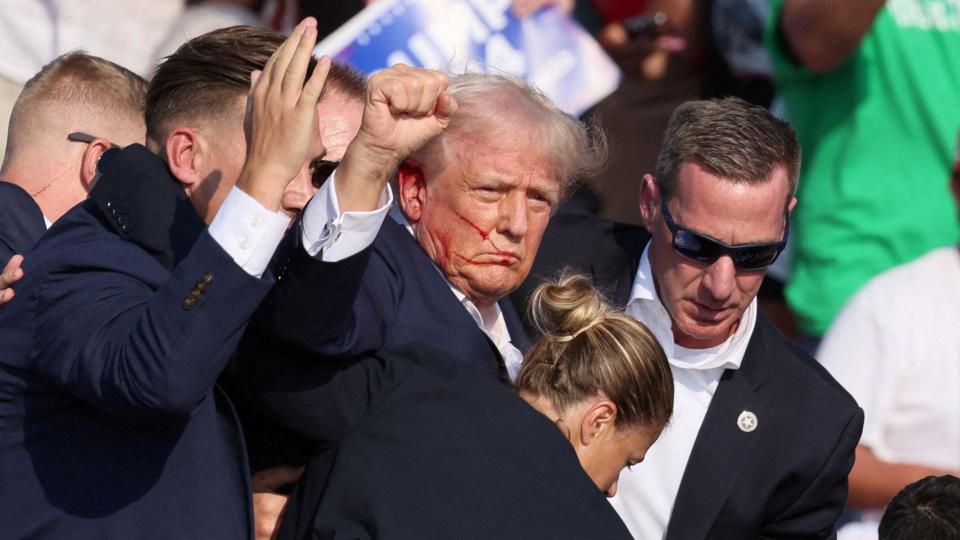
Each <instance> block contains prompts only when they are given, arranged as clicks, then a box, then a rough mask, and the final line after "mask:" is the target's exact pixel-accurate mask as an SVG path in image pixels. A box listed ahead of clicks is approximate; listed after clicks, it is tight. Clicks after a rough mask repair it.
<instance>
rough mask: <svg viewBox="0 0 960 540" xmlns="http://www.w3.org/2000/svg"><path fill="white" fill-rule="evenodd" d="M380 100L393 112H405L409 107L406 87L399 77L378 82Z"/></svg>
mask: <svg viewBox="0 0 960 540" xmlns="http://www.w3.org/2000/svg"><path fill="white" fill-rule="evenodd" d="M378 93H379V94H380V95H381V96H382V98H381V99H382V100H383V102H384V103H386V104H387V105H388V106H389V107H390V111H391V112H392V113H394V114H399V113H403V112H406V111H407V109H409V107H410V103H409V95H408V93H407V88H406V87H405V86H404V84H403V82H401V81H400V79H387V80H385V81H383V82H382V83H381V84H380V87H379V92H378Z"/></svg>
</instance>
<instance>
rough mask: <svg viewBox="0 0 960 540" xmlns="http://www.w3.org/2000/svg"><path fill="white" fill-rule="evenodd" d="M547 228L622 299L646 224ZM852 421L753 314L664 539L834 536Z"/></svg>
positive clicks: (859, 417) (540, 274)
mask: <svg viewBox="0 0 960 540" xmlns="http://www.w3.org/2000/svg"><path fill="white" fill-rule="evenodd" d="M607 231H618V232H617V233H616V234H615V235H611V236H606V232H607ZM546 235H547V239H546V240H545V243H544V245H545V246H550V245H554V246H563V249H564V251H563V253H562V254H561V255H563V254H567V255H569V256H568V257H565V258H566V261H567V263H568V264H569V266H571V267H572V268H573V269H575V270H579V271H580V272H583V273H586V274H587V275H589V276H591V277H592V278H593V279H594V280H595V281H596V282H597V284H598V285H599V286H600V287H604V288H606V289H607V290H608V291H612V294H611V300H612V301H613V302H614V303H615V304H617V305H620V306H623V305H625V304H626V303H627V301H628V297H629V293H630V289H631V285H632V283H633V279H634V276H635V274H636V270H637V266H638V264H639V260H640V256H641V254H642V249H643V246H645V245H646V242H648V241H649V235H648V234H647V233H646V231H644V230H643V229H642V228H640V227H635V226H630V225H620V224H612V223H610V222H606V221H602V220H600V219H599V218H596V217H591V216H589V215H586V214H579V215H571V216H568V218H567V219H564V220H557V221H555V222H553V223H551V226H550V227H549V228H548V229H547V232H546ZM628 247H629V249H630V250H629V251H628V250H627V249H625V248H628ZM541 254H542V255H544V259H543V264H535V265H534V271H533V272H532V273H531V277H530V283H527V284H525V287H524V288H523V289H522V290H524V291H530V290H532V287H533V286H534V285H535V284H536V283H537V282H538V281H540V280H542V279H543V278H544V277H550V276H552V275H553V274H555V273H556V269H555V268H551V266H552V265H554V264H555V263H554V262H553V261H555V260H557V259H560V258H561V257H558V256H557V254H556V253H550V251H549V250H548V251H547V252H543V251H541ZM515 300H516V301H518V302H520V303H521V304H522V303H523V302H524V301H525V299H524V298H515ZM745 410H747V411H751V412H753V413H754V414H756V416H757V418H758V420H759V422H758V427H757V429H756V430H754V431H753V432H750V433H745V432H743V431H741V430H740V429H739V428H738V427H737V418H738V416H739V415H740V413H741V412H742V411H745ZM862 429H863V411H862V410H860V408H859V407H857V404H856V402H854V400H853V398H852V397H850V395H849V394H848V393H847V392H846V391H844V390H843V388H842V387H840V385H839V384H838V383H837V382H836V381H834V380H833V378H832V377H831V376H830V375H829V374H828V373H827V372H826V370H824V369H823V368H822V367H821V366H820V365H819V364H818V363H817V362H816V361H815V360H813V359H812V358H810V357H809V356H808V355H806V354H804V353H803V352H802V351H801V350H800V348H799V347H797V346H796V345H795V344H794V343H792V342H791V341H790V340H789V339H788V338H786V337H785V336H784V335H783V334H781V333H780V332H779V331H778V330H777V329H776V328H774V326H773V325H772V323H770V321H769V320H768V319H767V318H766V317H765V316H764V315H763V314H762V313H761V314H759V315H758V317H757V323H756V327H755V328H754V331H753V335H752V337H751V339H750V343H749V345H748V348H747V351H746V354H745V356H744V359H743V362H742V364H741V367H740V369H737V370H727V371H725V372H724V374H723V376H722V378H721V379H720V384H719V385H718V387H717V390H716V393H715V394H714V396H713V399H712V401H711V402H710V407H709V409H708V410H707V414H706V417H705V418H704V421H703V425H702V426H701V428H700V432H699V433H698V435H697V439H696V442H695V443H694V446H693V449H692V451H691V454H690V459H689V461H688V463H687V468H686V470H685V472H684V476H683V480H682V481H681V484H680V490H679V492H678V494H677V498H676V501H675V502H674V507H673V513H672V515H671V518H670V523H669V526H668V529H667V536H666V538H667V539H668V540H688V539H690V540H693V539H702V538H710V539H717V540H720V539H735V538H736V539H741V538H742V539H747V538H783V539H786V538H831V537H833V536H835V535H836V532H835V523H836V521H837V519H838V518H839V517H840V513H841V511H842V510H843V506H844V503H845V501H846V497H847V474H848V473H849V472H850V469H851V467H852V466H853V456H854V449H855V447H856V445H857V441H858V440H859V438H860V432H861V430H862Z"/></svg>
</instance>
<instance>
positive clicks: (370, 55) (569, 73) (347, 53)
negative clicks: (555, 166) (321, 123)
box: [316, 0, 620, 115]
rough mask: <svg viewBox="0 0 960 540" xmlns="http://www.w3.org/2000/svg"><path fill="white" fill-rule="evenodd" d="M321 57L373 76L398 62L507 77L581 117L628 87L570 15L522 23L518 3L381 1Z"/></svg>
mask: <svg viewBox="0 0 960 540" xmlns="http://www.w3.org/2000/svg"><path fill="white" fill-rule="evenodd" d="M316 52H317V54H326V55H329V56H331V57H333V58H334V59H336V60H340V61H342V62H346V63H348V64H350V65H352V66H354V67H355V68H357V69H359V70H361V71H363V72H364V73H367V74H370V73H374V72H376V71H379V70H381V69H384V68H386V67H388V66H391V65H393V64H398V63H403V64H407V65H411V66H418V67H426V68H430V69H439V70H442V71H446V72H449V73H462V72H464V71H487V70H496V71H500V72H506V73H510V74H513V75H516V76H518V77H521V78H523V79H525V80H526V81H527V82H529V83H531V84H532V85H534V86H536V87H537V88H539V89H540V90H542V91H543V92H544V93H545V94H547V95H548V96H549V97H550V98H551V99H553V100H554V102H555V103H556V104H557V106H559V107H560V108H562V109H564V110H566V111H567V112H569V113H571V114H574V115H580V114H581V113H583V112H584V111H585V110H587V109H588V108H589V107H591V106H593V105H594V104H596V103H597V102H598V101H600V100H601V99H603V98H604V97H606V96H607V95H609V94H610V93H611V92H613V91H614V90H615V89H616V87H617V86H618V85H619V83H620V71H619V69H618V68H617V67H616V65H615V64H614V63H613V62H612V61H611V60H610V59H609V57H607V55H606V53H604V52H603V50H602V49H601V48H600V46H599V45H598V44H597V42H596V41H594V39H593V38H592V37H591V36H590V35H589V34H588V33H587V32H586V31H585V30H584V29H583V28H582V27H580V25H578V24H577V23H576V22H575V21H574V20H573V19H571V18H570V17H569V16H568V15H567V14H565V13H563V12H561V11H560V10H557V9H552V8H550V9H543V10H541V11H540V12H538V13H536V14H535V15H533V16H531V17H527V18H526V19H524V20H522V21H521V20H519V19H517V18H516V17H515V16H514V15H513V13H512V12H511V11H510V0H378V1H377V2H375V3H373V4H372V5H370V6H369V7H367V8H366V9H364V10H363V11H362V12H361V13H359V14H358V15H357V16H356V17H354V18H353V19H351V20H350V21H348V22H347V24H345V25H344V26H343V27H341V28H340V29H338V30H337V31H336V32H334V33H333V34H331V35H330V36H329V37H327V39H325V40H323V41H322V42H321V43H319V44H318V45H317V49H316Z"/></svg>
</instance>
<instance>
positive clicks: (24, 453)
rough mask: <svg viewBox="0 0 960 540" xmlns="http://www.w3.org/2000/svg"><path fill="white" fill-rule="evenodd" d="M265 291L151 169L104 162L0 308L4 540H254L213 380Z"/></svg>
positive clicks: (141, 151) (235, 448) (143, 162)
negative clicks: (96, 179)
mask: <svg viewBox="0 0 960 540" xmlns="http://www.w3.org/2000/svg"><path fill="white" fill-rule="evenodd" d="M105 157H106V156H105ZM101 162H103V161H101ZM270 285H271V280H270V279H263V280H261V279H256V278H254V277H251V276H250V275H248V274H247V273H246V272H245V271H244V270H243V269H241V268H240V267H239V266H237V265H236V264H235V263H234V262H233V260H232V259H231V258H230V256H229V255H227V253H225V252H224V251H223V250H222V249H221V248H220V247H219V245H218V244H217V243H216V242H215V241H214V240H213V239H212V238H211V237H210V236H209V234H208V233H207V232H206V230H205V227H204V224H203V223H202V221H200V219H199V217H197V215H196V212H195V211H194V210H193V208H192V206H191V204H190V203H189V201H188V200H187V199H186V197H185V196H184V194H183V189H182V188H181V187H180V186H179V185H178V184H176V183H175V180H174V179H173V178H172V177H171V176H170V175H169V173H168V172H167V169H166V166H165V165H164V164H163V162H162V161H160V159H159V158H157V157H156V156H154V155H152V154H151V153H149V152H148V151H147V150H146V149H145V148H143V147H142V146H130V147H127V148H126V149H124V150H123V151H122V153H120V154H117V155H116V156H115V157H113V159H112V160H111V161H110V165H109V166H108V167H107V168H106V170H105V171H104V175H103V177H102V178H101V179H100V181H99V182H98V183H97V185H96V187H95V189H94V190H93V192H92V193H91V197H90V199H89V200H88V201H86V202H85V203H83V204H81V205H80V206H78V207H76V208H74V209H72V210H71V211H70V212H68V213H67V214H66V215H65V216H64V217H63V218H62V219H60V220H59V221H58V222H57V223H56V224H55V225H54V226H53V227H52V228H51V230H50V231H49V233H48V234H47V235H45V236H44V237H43V239H41V241H40V242H39V243H38V244H37V245H36V247H35V248H34V250H33V251H32V252H31V254H30V256H29V257H28V258H27V259H26V261H25V277H24V279H23V280H22V281H21V282H20V283H18V288H17V295H16V297H15V298H14V300H13V301H12V303H11V304H9V305H7V306H5V307H4V308H3V309H2V310H0V342H2V343H3V352H2V354H0V478H2V479H3V480H2V481H0V500H2V501H3V504H0V537H2V538H41V537H42V538H69V539H71V540H73V539H83V538H91V539H94V538H96V539H103V538H124V539H126V538H157V539H164V540H168V539H171V538H223V539H231V540H233V539H237V538H249V537H251V535H252V527H251V512H250V499H249V490H250V487H249V473H248V470H247V467H246V461H247V459H246V454H245V452H244V449H243V445H242V442H241V439H240V436H239V432H238V431H237V426H236V420H235V418H234V417H233V412H232V409H231V407H230V404H229V402H228V401H227V400H225V398H224V397H223V396H222V395H221V393H219V392H218V391H216V390H215V389H214V382H215V380H216V377H217V376H218V375H219V373H220V371H221V370H222V368H223V366H224V364H225V363H226V361H227V360H228V358H229V356H230V354H231V352H232V351H233V349H234V347H235V346H236V344H237V342H238V341H239V338H240V335H241V333H242V331H243V329H244V327H245V325H246V321H247V319H248V318H249V316H250V314H251V313H252V312H253V310H254V308H255V307H256V305H257V304H258V303H259V302H260V300H261V299H262V298H263V296H264V295H265V294H266V292H267V290H268V288H269V287H270Z"/></svg>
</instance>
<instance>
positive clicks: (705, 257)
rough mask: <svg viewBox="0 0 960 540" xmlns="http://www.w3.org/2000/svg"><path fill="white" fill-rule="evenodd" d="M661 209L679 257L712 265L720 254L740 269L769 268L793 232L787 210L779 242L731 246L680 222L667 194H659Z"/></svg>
mask: <svg viewBox="0 0 960 540" xmlns="http://www.w3.org/2000/svg"><path fill="white" fill-rule="evenodd" d="M660 212H661V213H662V214H663V221H664V222H666V224H667V228H669V229H670V232H671V233H672V234H673V249H674V251H676V252H677V253H678V254H680V256H682V257H684V258H686V259H690V260H691V261H694V262H698V263H701V264H713V263H714V262H716V260H717V259H719V258H720V257H722V256H724V255H729V256H730V258H731V259H733V265H734V266H735V267H737V268H738V269H740V270H763V269H764V268H768V267H769V266H770V265H771V264H773V263H774V262H775V261H776V260H777V257H779V256H780V252H781V251H783V248H784V247H786V245H787V235H788V234H789V232H790V216H789V215H788V214H787V213H786V212H785V213H784V220H785V221H784V226H783V239H782V240H780V241H779V242H765V243H761V244H740V245H737V246H730V245H727V244H724V243H723V242H720V241H717V240H714V239H712V238H707V237H706V236H703V235H702V234H700V233H696V232H694V231H691V230H690V229H687V228H685V227H682V226H680V225H677V223H676V222H675V221H673V216H671V215H670V210H669V209H667V200H666V197H662V196H661V197H660Z"/></svg>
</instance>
